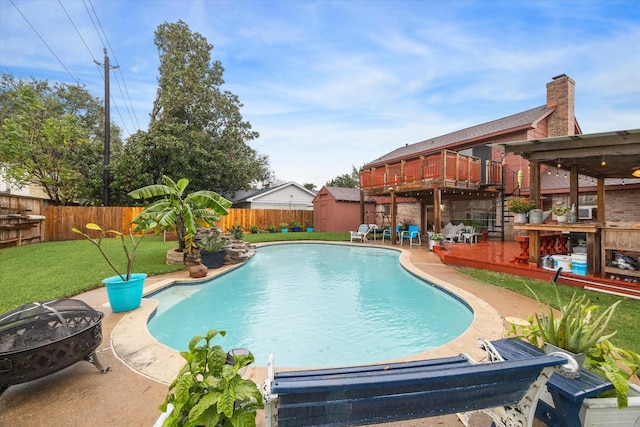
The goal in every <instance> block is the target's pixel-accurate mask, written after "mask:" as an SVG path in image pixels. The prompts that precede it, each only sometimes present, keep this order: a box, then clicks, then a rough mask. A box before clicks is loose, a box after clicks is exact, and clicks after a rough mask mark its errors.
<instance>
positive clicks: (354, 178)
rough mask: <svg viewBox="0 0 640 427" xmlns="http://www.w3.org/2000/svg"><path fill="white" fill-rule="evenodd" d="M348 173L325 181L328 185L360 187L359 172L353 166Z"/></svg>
mask: <svg viewBox="0 0 640 427" xmlns="http://www.w3.org/2000/svg"><path fill="white" fill-rule="evenodd" d="M352 168H353V170H352V171H351V173H350V174H348V173H345V174H342V175H340V176H337V177H335V178H333V179H332V180H329V181H327V184H326V185H327V186H328V187H343V188H360V172H358V169H356V167H355V166H352Z"/></svg>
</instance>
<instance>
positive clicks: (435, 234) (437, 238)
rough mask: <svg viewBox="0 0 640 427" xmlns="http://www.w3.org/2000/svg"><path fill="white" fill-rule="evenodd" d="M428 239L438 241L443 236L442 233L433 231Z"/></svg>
mask: <svg viewBox="0 0 640 427" xmlns="http://www.w3.org/2000/svg"><path fill="white" fill-rule="evenodd" d="M429 239H430V240H435V241H439V240H443V239H444V236H442V233H433V234H432V235H431V236H429Z"/></svg>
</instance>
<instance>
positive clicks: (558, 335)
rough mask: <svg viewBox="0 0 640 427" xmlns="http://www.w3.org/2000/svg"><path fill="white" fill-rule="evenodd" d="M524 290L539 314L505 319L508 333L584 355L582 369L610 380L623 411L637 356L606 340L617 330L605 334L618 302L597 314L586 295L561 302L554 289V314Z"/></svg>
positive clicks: (638, 363) (639, 363)
mask: <svg viewBox="0 0 640 427" xmlns="http://www.w3.org/2000/svg"><path fill="white" fill-rule="evenodd" d="M525 286H526V285H525ZM527 288H528V289H529V291H530V292H531V293H532V294H533V295H534V296H535V298H536V300H537V301H538V304H539V305H540V313H536V314H534V315H532V316H529V317H528V318H527V319H526V320H523V319H515V318H507V319H506V320H507V321H508V322H509V323H510V324H511V326H510V329H509V330H508V331H507V334H511V335H514V336H515V337H517V338H520V339H523V340H525V341H528V342H529V343H531V344H533V345H535V346H538V347H540V348H544V344H545V343H548V344H551V345H554V346H556V347H559V348H562V349H564V350H567V351H570V352H572V353H584V354H585V361H584V364H583V367H584V368H585V369H589V370H591V371H593V372H595V373H597V374H599V375H601V376H603V377H605V378H607V379H608V380H609V381H611V383H612V384H613V386H614V388H615V395H616V397H617V399H618V407H620V408H626V407H627V404H628V399H627V392H628V391H629V378H631V377H632V376H633V375H635V374H636V373H637V372H638V369H640V355H638V354H637V353H635V352H633V351H631V350H626V349H622V348H619V347H616V346H614V345H613V344H612V343H611V342H610V341H609V338H611V337H613V336H614V335H615V334H616V331H614V332H611V333H607V328H608V326H609V323H610V321H611V319H612V317H613V315H614V312H615V310H616V307H617V306H618V305H619V304H620V303H621V301H617V302H615V303H614V304H612V305H610V306H609V307H607V308H606V309H605V310H604V311H603V312H602V313H600V314H599V315H597V314H596V312H597V310H598V309H599V306H597V305H593V304H591V301H590V300H589V299H588V298H587V296H586V295H581V296H576V293H575V292H574V294H573V296H572V297H571V300H570V301H569V302H568V303H563V302H562V301H561V300H560V297H559V295H558V291H557V288H554V289H555V291H556V292H555V295H556V300H557V304H558V307H559V312H560V313H559V314H555V313H554V310H553V309H552V308H551V307H549V305H547V306H546V309H544V308H543V307H542V304H541V303H540V300H539V299H538V297H537V295H536V294H535V292H533V290H531V289H530V288H529V287H528V286H527Z"/></svg>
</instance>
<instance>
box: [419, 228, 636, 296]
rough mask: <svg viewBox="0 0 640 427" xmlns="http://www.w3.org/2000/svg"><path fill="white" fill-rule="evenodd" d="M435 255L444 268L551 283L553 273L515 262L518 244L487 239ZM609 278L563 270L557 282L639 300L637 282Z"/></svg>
mask: <svg viewBox="0 0 640 427" xmlns="http://www.w3.org/2000/svg"><path fill="white" fill-rule="evenodd" d="M423 246H424V243H423ZM435 252H436V253H437V254H438V255H439V256H440V259H441V260H442V262H444V263H445V264H447V265H459V266H464V267H473V268H482V269H485V270H492V271H498V272H502V273H508V274H516V275H521V276H526V277H532V278H536V279H540V280H553V278H554V276H555V271H551V270H546V269H543V268H539V267H537V266H536V265H535V264H530V263H526V264H522V263H518V262H516V260H517V257H518V255H519V254H520V246H519V244H518V242H500V241H491V240H489V241H484V242H483V241H481V242H478V243H471V244H469V243H451V244H445V250H444V251H442V250H441V249H440V248H436V249H435ZM624 271H625V270H620V274H624ZM610 276H611V274H610V273H607V277H606V278H603V277H598V276H594V275H590V274H589V275H587V276H578V275H574V274H571V272H570V271H567V272H565V271H562V273H561V275H560V278H559V280H558V283H561V284H564V285H569V286H576V287H579V288H585V289H591V290H597V291H601V292H608V293H613V294H618V295H622V296H627V297H631V298H636V299H640V283H632V282H625V281H623V280H615V279H611V278H610ZM639 282H640V281H639Z"/></svg>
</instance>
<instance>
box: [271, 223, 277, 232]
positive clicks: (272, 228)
mask: <svg viewBox="0 0 640 427" xmlns="http://www.w3.org/2000/svg"><path fill="white" fill-rule="evenodd" d="M276 231H278V227H276V226H275V224H271V225H270V226H269V232H270V233H275V232H276Z"/></svg>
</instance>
